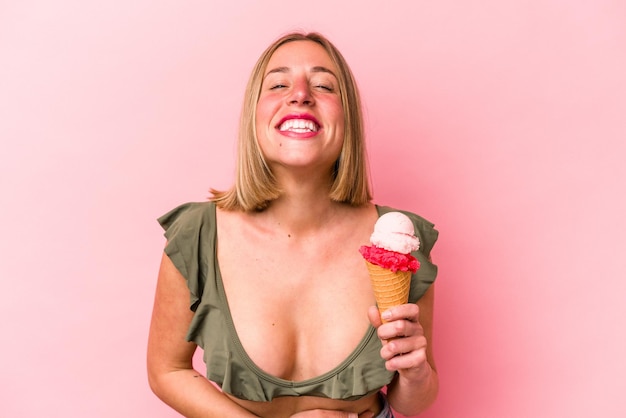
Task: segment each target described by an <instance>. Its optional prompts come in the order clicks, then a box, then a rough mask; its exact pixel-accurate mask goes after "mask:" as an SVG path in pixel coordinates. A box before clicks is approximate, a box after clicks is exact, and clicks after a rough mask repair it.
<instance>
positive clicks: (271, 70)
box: [256, 41, 344, 172]
mask: <svg viewBox="0 0 626 418" xmlns="http://www.w3.org/2000/svg"><path fill="white" fill-rule="evenodd" d="M335 74H337V68H336V67H335V65H334V64H333V62H332V60H331V59H330V57H329V55H328V54H327V53H326V51H325V50H324V48H322V46H321V45H319V44H317V43H315V42H312V41H293V42H289V43H287V44H285V45H282V46H281V47H280V48H278V49H277V50H276V51H275V52H274V54H273V55H272V57H271V58H270V60H269V63H268V65H267V68H266V70H265V73H264V78H263V82H262V86H261V94H260V97H259V101H258V103H257V108H256V133H257V138H258V141H259V145H260V147H261V151H262V152H263V155H264V157H265V159H266V161H267V162H268V164H270V167H272V169H273V170H274V171H275V172H276V171H280V170H281V169H296V168H313V169H317V170H319V169H328V172H330V168H331V167H332V166H333V164H334V163H335V161H336V160H337V158H338V157H339V154H340V152H341V147H342V144H343V135H344V114H343V108H342V105H341V98H340V92H339V82H338V79H337V77H336V76H335Z"/></svg>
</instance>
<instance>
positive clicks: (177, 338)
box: [148, 253, 196, 374]
mask: <svg viewBox="0 0 626 418" xmlns="http://www.w3.org/2000/svg"><path fill="white" fill-rule="evenodd" d="M193 314H194V313H193V312H192V311H191V309H189V289H188V288H187V285H186V282H185V278H184V277H183V276H182V275H181V274H180V272H179V271H178V270H177V269H176V267H175V266H174V264H173V263H172V261H171V260H170V258H169V257H168V256H167V255H166V254H165V253H164V254H163V257H162V259H161V266H160V268H159V275H158V280H157V287H156V294H155V298H154V307H153V311H152V321H151V323H150V335H149V337H148V371H149V373H150V374H154V373H156V374H159V373H161V372H168V371H172V370H180V369H189V368H192V359H193V353H194V352H195V350H196V344H195V343H191V342H188V341H187V340H186V338H185V336H186V334H187V330H188V328H189V324H190V323H191V319H192V318H193Z"/></svg>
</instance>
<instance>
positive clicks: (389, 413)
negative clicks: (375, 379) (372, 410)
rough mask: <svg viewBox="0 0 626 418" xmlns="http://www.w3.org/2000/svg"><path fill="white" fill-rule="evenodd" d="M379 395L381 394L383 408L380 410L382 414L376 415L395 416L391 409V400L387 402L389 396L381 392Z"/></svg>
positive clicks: (377, 416)
mask: <svg viewBox="0 0 626 418" xmlns="http://www.w3.org/2000/svg"><path fill="white" fill-rule="evenodd" d="M378 396H380V402H381V404H382V405H383V410H382V411H380V414H378V415H376V418H393V412H392V411H391V407H390V406H389V402H387V397H386V396H385V395H383V394H382V393H379V394H378Z"/></svg>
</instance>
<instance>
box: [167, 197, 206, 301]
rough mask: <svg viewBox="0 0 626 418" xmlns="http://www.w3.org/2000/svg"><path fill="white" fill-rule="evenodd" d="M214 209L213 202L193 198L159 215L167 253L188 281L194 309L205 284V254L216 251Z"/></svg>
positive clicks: (200, 297)
mask: <svg viewBox="0 0 626 418" xmlns="http://www.w3.org/2000/svg"><path fill="white" fill-rule="evenodd" d="M214 211H215V206H214V204H213V203H212V202H190V203H185V204H182V205H180V206H178V207H176V208H174V209H172V210H171V211H169V212H168V213H166V214H165V215H163V216H161V217H160V218H158V222H159V224H161V226H162V227H163V229H164V230H165V234H164V235H165V237H166V238H167V244H166V246H165V254H167V256H168V257H169V258H170V260H172V263H173V264H174V266H175V267H176V268H177V269H178V271H179V272H180V273H181V274H182V275H183V277H184V278H185V280H186V281H187V287H188V288H189V293H190V300H189V307H190V309H191V310H192V311H194V312H195V311H196V309H197V308H198V304H199V303H200V300H201V299H202V293H203V291H204V287H205V282H206V276H207V260H206V259H205V258H206V255H207V254H210V255H213V254H215V252H214V246H215V242H214V239H213V237H214V236H215V234H214V233H215V225H214V222H213V221H212V219H215V217H214V216H213V217H211V216H210V215H211V213H214ZM206 247H209V248H206Z"/></svg>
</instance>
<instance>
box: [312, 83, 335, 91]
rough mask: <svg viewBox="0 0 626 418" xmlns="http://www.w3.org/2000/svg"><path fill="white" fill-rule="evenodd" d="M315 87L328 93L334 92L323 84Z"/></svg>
mask: <svg viewBox="0 0 626 418" xmlns="http://www.w3.org/2000/svg"><path fill="white" fill-rule="evenodd" d="M316 87H317V88H319V89H322V90H325V91H329V92H331V91H334V90H333V88H332V87H331V86H326V85H323V84H320V85H317V86H316Z"/></svg>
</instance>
